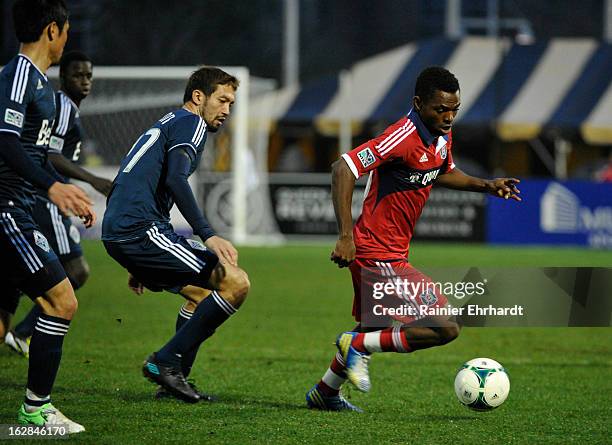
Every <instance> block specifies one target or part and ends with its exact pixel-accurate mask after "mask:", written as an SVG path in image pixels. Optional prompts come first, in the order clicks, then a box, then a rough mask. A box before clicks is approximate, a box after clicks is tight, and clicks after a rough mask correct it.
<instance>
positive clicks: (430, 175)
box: [404, 168, 440, 186]
mask: <svg viewBox="0 0 612 445" xmlns="http://www.w3.org/2000/svg"><path fill="white" fill-rule="evenodd" d="M438 173H440V169H439V168H438V169H436V170H432V171H429V172H427V173H422V172H412V173H410V175H409V176H408V177H407V178H404V179H405V180H408V182H410V183H412V184H421V185H425V186H427V185H430V184H431V183H432V182H434V180H435V179H436V178H437V177H438Z"/></svg>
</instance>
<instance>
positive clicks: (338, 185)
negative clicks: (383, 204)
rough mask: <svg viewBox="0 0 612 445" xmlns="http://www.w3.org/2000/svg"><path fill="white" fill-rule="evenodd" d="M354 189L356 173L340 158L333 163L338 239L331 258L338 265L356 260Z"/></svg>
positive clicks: (333, 193)
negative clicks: (353, 209)
mask: <svg viewBox="0 0 612 445" xmlns="http://www.w3.org/2000/svg"><path fill="white" fill-rule="evenodd" d="M354 189H355V175H353V172H351V169H350V168H349V166H348V164H347V163H346V161H344V159H338V160H337V161H336V162H334V163H333V165H332V200H333V203H334V212H335V214H336V222H337V223H338V241H336V247H335V249H334V251H333V252H332V254H331V258H330V259H331V260H332V261H333V262H334V263H336V264H337V265H338V267H347V266H348V265H349V264H351V263H352V262H353V261H354V260H355V241H354V240H353V215H352V211H351V210H352V204H353V190H354Z"/></svg>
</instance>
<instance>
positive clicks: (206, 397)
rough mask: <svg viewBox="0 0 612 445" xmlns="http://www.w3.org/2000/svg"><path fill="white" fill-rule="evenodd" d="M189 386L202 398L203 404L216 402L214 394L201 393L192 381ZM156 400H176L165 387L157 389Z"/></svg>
mask: <svg viewBox="0 0 612 445" xmlns="http://www.w3.org/2000/svg"><path fill="white" fill-rule="evenodd" d="M187 384H188V385H189V386H191V388H192V389H193V390H194V391H195V392H196V393H197V394H198V396H200V401H202V402H216V401H217V397H216V396H213V395H212V394H207V393H205V392H202V391H200V389H199V388H198V387H197V386H196V385H195V383H193V382H192V381H190V380H187ZM155 398H156V399H157V400H162V399H169V398H175V397H174V396H173V395H172V394H170V393H169V392H168V391H167V390H166V389H165V388H164V387H163V386H160V387H158V388H157V392H156V393H155Z"/></svg>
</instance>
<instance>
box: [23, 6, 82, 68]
mask: <svg viewBox="0 0 612 445" xmlns="http://www.w3.org/2000/svg"><path fill="white" fill-rule="evenodd" d="M13 23H14V25H15V33H16V34H17V39H18V40H19V42H21V43H26V44H27V43H35V42H39V41H44V42H45V43H46V44H47V45H48V48H49V56H50V58H51V62H52V63H57V62H59V60H60V57H62V52H63V51H64V45H65V44H66V39H67V38H68V28H69V26H70V25H69V23H68V9H67V8H66V4H65V3H64V0H16V1H15V3H14V4H13Z"/></svg>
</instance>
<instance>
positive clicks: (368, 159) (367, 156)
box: [357, 147, 376, 168]
mask: <svg viewBox="0 0 612 445" xmlns="http://www.w3.org/2000/svg"><path fill="white" fill-rule="evenodd" d="M357 157H358V158H359V161H360V162H361V165H363V168H367V167H369V166H370V165H372V164H374V163H375V162H376V158H375V157H374V153H372V150H370V147H366V148H364V149H363V150H361V151H360V152H359V153H357Z"/></svg>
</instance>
